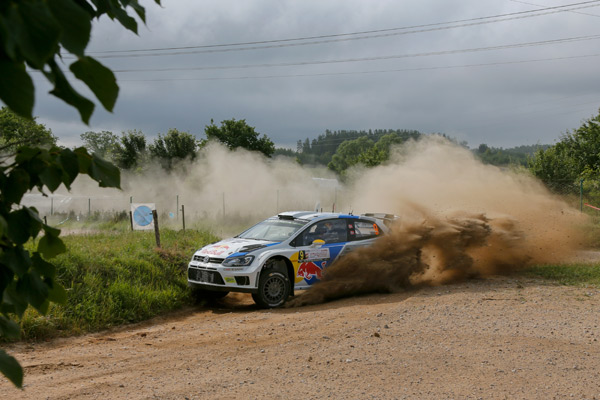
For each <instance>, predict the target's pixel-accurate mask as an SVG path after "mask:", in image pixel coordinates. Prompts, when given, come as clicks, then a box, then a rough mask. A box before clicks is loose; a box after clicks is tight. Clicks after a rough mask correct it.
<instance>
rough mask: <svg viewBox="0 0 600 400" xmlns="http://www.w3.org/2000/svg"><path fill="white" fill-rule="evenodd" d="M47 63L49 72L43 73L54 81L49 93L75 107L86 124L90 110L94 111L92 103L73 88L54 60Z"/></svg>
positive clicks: (90, 114) (88, 120)
mask: <svg viewBox="0 0 600 400" xmlns="http://www.w3.org/2000/svg"><path fill="white" fill-rule="evenodd" d="M48 64H49V65H50V72H44V74H45V75H46V77H47V78H48V79H49V80H50V81H51V82H53V83H54V89H53V90H52V91H50V94H53V95H54V96H56V97H58V98H59V99H62V100H64V101H65V102H66V103H67V104H70V105H72V106H73V107H75V108H76V109H77V111H79V115H80V116H81V120H82V121H83V122H85V123H86V124H89V123H90V117H91V116H92V112H94V103H92V102H91V101H89V100H88V99H86V98H85V97H83V96H82V95H80V94H79V93H77V92H76V91H75V89H73V87H72V86H71V84H70V83H69V81H67V78H65V75H64V74H63V73H62V71H61V69H60V68H59V67H58V65H57V64H56V62H55V61H54V60H52V61H51V62H49V63H48Z"/></svg>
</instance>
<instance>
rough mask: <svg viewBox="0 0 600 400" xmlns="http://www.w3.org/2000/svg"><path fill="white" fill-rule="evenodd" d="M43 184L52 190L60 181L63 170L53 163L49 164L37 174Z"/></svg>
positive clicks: (56, 187)
mask: <svg viewBox="0 0 600 400" xmlns="http://www.w3.org/2000/svg"><path fill="white" fill-rule="evenodd" d="M38 176H39V178H40V180H41V181H42V183H43V184H44V185H46V186H47V187H48V189H49V190H50V191H51V192H54V191H55V190H56V189H58V187H59V186H60V184H61V183H62V176H63V171H62V170H61V169H59V168H57V167H56V166H54V165H49V166H47V167H46V168H44V170H43V171H42V172H41V173H40V174H39V175H38Z"/></svg>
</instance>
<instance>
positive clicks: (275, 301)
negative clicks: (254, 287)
mask: <svg viewBox="0 0 600 400" xmlns="http://www.w3.org/2000/svg"><path fill="white" fill-rule="evenodd" d="M284 266H285V264H284ZM289 295H290V280H289V279H288V277H287V273H286V272H283V271H281V270H280V269H279V268H277V269H274V268H267V269H265V270H264V271H263V272H262V273H261V274H260V279H259V280H258V292H257V293H253V294H252V298H253V299H254V302H255V303H256V304H258V305H259V306H260V307H263V308H274V307H279V306H281V305H283V303H285V301H286V300H287V298H288V297H289Z"/></svg>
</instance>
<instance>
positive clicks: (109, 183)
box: [89, 154, 121, 188]
mask: <svg viewBox="0 0 600 400" xmlns="http://www.w3.org/2000/svg"><path fill="white" fill-rule="evenodd" d="M89 175H90V178H92V179H93V180H95V181H97V182H98V184H99V185H100V187H115V188H121V172H120V171H119V168H117V167H116V166H114V165H113V164H111V163H110V162H108V161H106V160H103V159H102V158H100V157H98V156H97V155H96V154H93V155H92V165H91V167H90V170H89Z"/></svg>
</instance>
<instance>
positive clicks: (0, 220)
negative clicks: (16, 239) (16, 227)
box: [0, 215, 8, 238]
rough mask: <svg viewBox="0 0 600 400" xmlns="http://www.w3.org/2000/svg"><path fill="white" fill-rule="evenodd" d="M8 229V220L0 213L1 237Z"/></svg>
mask: <svg viewBox="0 0 600 400" xmlns="http://www.w3.org/2000/svg"><path fill="white" fill-rule="evenodd" d="M7 230H8V225H7V223H6V220H5V219H4V217H3V216H2V215H0V238H1V237H2V236H4V233H5V232H6V231H7Z"/></svg>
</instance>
